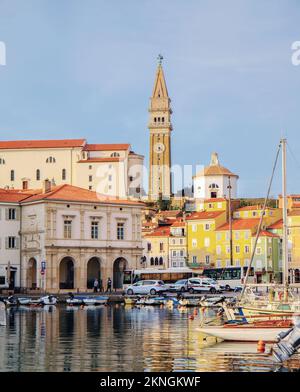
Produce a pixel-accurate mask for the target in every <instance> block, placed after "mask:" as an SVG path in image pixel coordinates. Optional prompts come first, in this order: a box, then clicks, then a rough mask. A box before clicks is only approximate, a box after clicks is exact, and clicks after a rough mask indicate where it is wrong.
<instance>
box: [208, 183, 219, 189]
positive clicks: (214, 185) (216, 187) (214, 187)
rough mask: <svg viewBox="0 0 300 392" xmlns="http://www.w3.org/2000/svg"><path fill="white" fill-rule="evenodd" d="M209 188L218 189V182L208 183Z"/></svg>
mask: <svg viewBox="0 0 300 392" xmlns="http://www.w3.org/2000/svg"><path fill="white" fill-rule="evenodd" d="M209 189H219V185H218V184H215V183H213V184H210V186H209Z"/></svg>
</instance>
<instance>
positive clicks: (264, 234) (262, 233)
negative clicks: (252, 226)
mask: <svg viewBox="0 0 300 392" xmlns="http://www.w3.org/2000/svg"><path fill="white" fill-rule="evenodd" d="M259 236H260V237H273V238H279V237H278V235H276V234H274V233H270V232H269V231H267V230H262V231H261V232H260V233H259Z"/></svg>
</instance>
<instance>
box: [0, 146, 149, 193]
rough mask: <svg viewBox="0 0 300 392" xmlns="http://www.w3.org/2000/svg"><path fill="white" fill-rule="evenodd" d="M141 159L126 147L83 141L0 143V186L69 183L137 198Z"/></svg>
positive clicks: (140, 177)
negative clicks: (44, 182) (46, 181)
mask: <svg viewBox="0 0 300 392" xmlns="http://www.w3.org/2000/svg"><path fill="white" fill-rule="evenodd" d="M143 162H144V157H143V156H142V155H139V154H135V153H134V152H133V151H132V150H131V146H130V144H88V143H87V141H86V140H85V139H67V140H25V141H24V140H23V141H0V187H1V188H10V189H12V188H15V189H38V188H42V186H43V181H44V180H45V179H49V180H50V181H51V182H52V184H53V185H61V184H70V185H74V186H79V187H81V188H85V189H89V190H93V191H96V192H98V193H100V194H104V195H108V196H117V197H121V198H125V197H128V196H132V197H135V198H139V197H140V196H141V194H142V185H143Z"/></svg>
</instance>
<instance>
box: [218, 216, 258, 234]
mask: <svg viewBox="0 0 300 392" xmlns="http://www.w3.org/2000/svg"><path fill="white" fill-rule="evenodd" d="M259 221H260V219H254V218H253V219H252V218H250V219H233V220H232V230H247V229H252V228H255V227H256V226H258V224H259ZM216 230H217V231H222V230H229V223H225V224H224V225H222V226H221V227H219V228H218V229H216Z"/></svg>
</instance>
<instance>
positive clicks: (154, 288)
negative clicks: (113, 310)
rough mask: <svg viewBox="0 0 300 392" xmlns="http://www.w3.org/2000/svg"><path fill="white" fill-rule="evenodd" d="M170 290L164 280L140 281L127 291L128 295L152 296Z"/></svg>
mask: <svg viewBox="0 0 300 392" xmlns="http://www.w3.org/2000/svg"><path fill="white" fill-rule="evenodd" d="M167 290H168V286H167V285H166V284H164V282H163V281H162V280H140V281H138V282H136V283H134V284H132V285H130V286H128V288H127V290H126V294H128V295H133V294H144V295H147V294H151V295H155V294H157V293H162V292H164V291H167Z"/></svg>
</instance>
